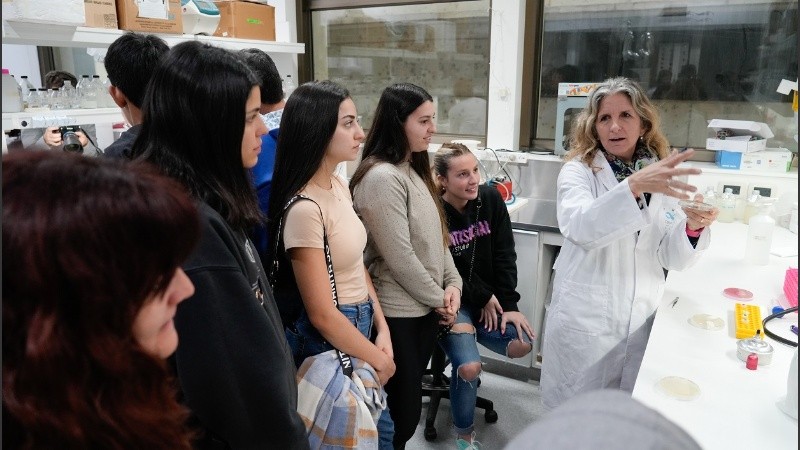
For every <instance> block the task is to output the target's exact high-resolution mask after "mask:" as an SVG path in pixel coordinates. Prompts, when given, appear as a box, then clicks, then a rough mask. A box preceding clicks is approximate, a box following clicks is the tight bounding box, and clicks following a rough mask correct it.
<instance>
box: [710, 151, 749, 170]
mask: <svg viewBox="0 0 800 450" xmlns="http://www.w3.org/2000/svg"><path fill="white" fill-rule="evenodd" d="M742 154H743V153H741V152H727V151H725V150H718V151H717V154H716V155H714V162H716V163H717V166H718V167H722V168H723V169H737V170H738V169H739V168H740V167H741V166H742Z"/></svg>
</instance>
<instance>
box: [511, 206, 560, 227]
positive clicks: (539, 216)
mask: <svg viewBox="0 0 800 450" xmlns="http://www.w3.org/2000/svg"><path fill="white" fill-rule="evenodd" d="M527 200H528V203H527V204H526V205H525V206H524V207H522V209H520V210H519V211H517V212H516V214H515V217H512V219H511V220H512V222H511V225H512V227H514V228H523V229H527V228H531V227H528V226H526V225H533V226H534V228H542V229H547V230H549V231H555V232H558V220H557V219H556V201H555V200H549V199H540V198H528V199H527Z"/></svg>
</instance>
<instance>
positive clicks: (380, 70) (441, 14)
mask: <svg viewBox="0 0 800 450" xmlns="http://www.w3.org/2000/svg"><path fill="white" fill-rule="evenodd" d="M311 24H312V25H311V30H312V31H311V34H312V41H313V49H314V53H313V67H314V78H315V79H317V80H323V79H330V80H333V81H336V82H338V83H340V84H342V85H343V86H345V87H346V88H347V89H348V90H350V94H351V95H352V97H353V100H354V101H355V103H356V106H357V107H358V111H359V114H362V115H363V119H362V126H364V127H366V128H369V126H370V125H371V124H372V116H373V114H374V112H375V107H376V106H377V104H378V99H379V98H380V95H381V92H382V91H383V89H384V88H385V87H387V86H389V85H390V84H392V83H398V82H410V83H414V84H417V85H419V86H421V87H423V88H425V90H427V91H428V92H429V93H430V94H431V95H432V96H433V97H434V102H435V103H436V117H437V128H438V132H439V133H453V134H461V135H484V134H485V133H486V131H485V130H486V91H487V88H488V84H489V28H490V27H489V1H488V0H482V1H464V2H450V3H445V4H415V5H402V6H390V7H371V8H351V9H336V10H323V11H313V12H312V14H311Z"/></svg>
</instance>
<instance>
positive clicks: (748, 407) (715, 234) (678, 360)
mask: <svg viewBox="0 0 800 450" xmlns="http://www.w3.org/2000/svg"><path fill="white" fill-rule="evenodd" d="M711 231H712V235H711V240H712V242H711V245H710V247H709V248H708V250H707V251H706V252H705V254H704V255H703V256H702V257H701V258H700V259H699V260H698V262H697V264H695V266H694V267H692V268H690V269H688V270H686V271H683V272H678V271H671V272H670V273H669V276H668V277H667V285H666V290H665V293H664V297H663V298H662V300H661V306H660V307H659V309H658V312H657V314H656V318H655V323H654V325H653V330H652V333H651V335H650V340H649V342H648V344H647V350H646V352H645V356H644V360H643V362H642V367H641V370H640V371H639V376H638V378H637V379H636V385H635V387H634V390H633V397H634V398H636V399H638V400H640V401H642V402H643V403H645V404H646V405H648V406H650V407H652V408H654V409H656V410H657V411H659V412H661V413H662V414H664V415H665V416H666V417H667V418H669V419H670V420H672V421H673V422H675V423H676V424H678V425H679V426H681V427H682V428H683V429H685V430H686V431H687V432H688V433H689V434H690V435H691V436H692V437H694V438H695V440H697V442H698V443H699V444H700V446H701V447H703V448H704V449H705V450H713V449H721V450H731V449H748V448H764V449H770V450H780V449H797V430H798V424H797V420H796V419H792V418H791V417H789V416H788V415H786V414H784V413H783V412H782V411H781V410H780V409H778V406H777V403H778V402H779V401H781V400H782V399H783V397H784V396H785V394H786V380H787V377H788V374H789V364H790V362H791V359H792V356H793V355H794V351H795V348H794V347H789V346H787V345H784V344H781V343H779V342H777V341H774V340H772V339H770V338H765V339H766V340H767V342H769V343H770V344H771V345H772V346H773V348H774V354H773V358H772V363H771V364H769V365H766V366H761V365H760V366H758V369H757V370H755V371H753V370H748V369H746V368H745V363H744V362H743V361H741V360H739V359H738V358H737V356H736V344H737V339H736V338H735V333H734V330H735V325H734V319H733V311H734V305H735V303H736V301H734V300H731V299H729V298H727V297H725V296H723V295H722V291H723V289H725V288H728V287H738V288H742V289H747V290H749V291H751V292H752V293H753V294H754V298H753V300H751V301H750V302H747V303H753V304H758V305H759V306H761V314H762V318H765V317H767V316H768V315H769V314H771V311H772V307H773V306H775V305H776V304H777V303H776V302H777V301H779V300H780V301H781V302H783V303H784V304H785V296H784V295H783V281H784V275H785V272H786V269H787V268H789V267H797V256H796V254H795V256H792V257H784V258H780V257H777V256H775V255H770V262H769V264H768V265H766V266H755V265H751V264H748V263H746V262H745V261H744V250H745V244H746V240H747V225H744V224H741V223H739V222H734V223H715V224H714V225H713V226H712V228H711ZM788 247H791V248H795V249H796V248H797V235H796V234H793V233H791V232H789V231H788V230H787V229H785V228H780V227H776V228H775V231H774V234H773V241H772V248H773V250H774V249H777V248H788ZM676 297H678V298H679V300H678V302H677V303H676V304H675V306H674V307H672V305H671V304H672V302H673V300H674V299H675V298H676ZM695 314H709V315H712V316H716V317H719V318H721V319H723V320H724V321H725V326H724V327H723V328H722V329H721V330H716V331H711V330H705V329H701V328H697V327H695V326H693V325H690V324H689V322H688V320H689V318H691V317H692V316H693V315H695ZM790 324H795V325H796V324H797V313H791V314H787V315H786V316H785V317H784V318H782V319H775V320H772V321H770V322H769V323H768V324H767V328H768V329H769V330H770V331H773V332H775V333H776V334H778V335H780V336H782V337H785V338H789V339H792V340H794V341H795V342H797V336H796V335H794V334H792V333H791V332H790V331H789V326H790ZM667 376H678V377H683V378H686V379H689V380H691V381H693V382H694V383H696V384H697V385H698V386H699V387H700V395H699V397H697V398H696V399H694V400H686V401H684V400H677V399H674V398H672V397H669V396H667V395H666V394H664V393H662V392H660V391H657V390H656V388H655V385H656V383H657V382H658V381H659V380H661V379H662V378H664V377H667Z"/></svg>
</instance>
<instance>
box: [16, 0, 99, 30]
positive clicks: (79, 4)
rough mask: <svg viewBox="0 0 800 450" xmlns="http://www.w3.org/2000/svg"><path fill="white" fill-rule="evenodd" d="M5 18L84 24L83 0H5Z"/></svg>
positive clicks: (34, 21) (20, 20)
mask: <svg viewBox="0 0 800 450" xmlns="http://www.w3.org/2000/svg"><path fill="white" fill-rule="evenodd" d="M3 20H12V21H19V22H33V23H45V24H47V23H50V24H53V23H57V24H62V25H77V26H83V25H84V23H86V13H85V10H84V6H83V0H3Z"/></svg>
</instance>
